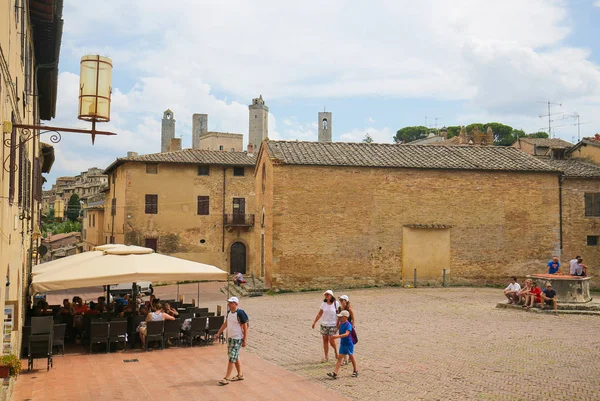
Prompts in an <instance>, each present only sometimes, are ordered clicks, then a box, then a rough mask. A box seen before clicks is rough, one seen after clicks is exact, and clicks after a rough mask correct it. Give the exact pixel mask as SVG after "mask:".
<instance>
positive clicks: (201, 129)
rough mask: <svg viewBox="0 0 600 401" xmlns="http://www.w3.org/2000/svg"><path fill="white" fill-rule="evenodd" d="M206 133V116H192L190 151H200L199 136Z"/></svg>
mask: <svg viewBox="0 0 600 401" xmlns="http://www.w3.org/2000/svg"><path fill="white" fill-rule="evenodd" d="M207 132H208V114H194V115H192V149H200V136H201V135H204V134H206V133H207Z"/></svg>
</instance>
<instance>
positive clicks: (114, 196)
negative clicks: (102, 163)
mask: <svg viewBox="0 0 600 401" xmlns="http://www.w3.org/2000/svg"><path fill="white" fill-rule="evenodd" d="M112 176H113V177H112V184H113V190H112V194H113V197H112V198H111V200H110V214H111V215H112V224H111V225H110V240H109V244H112V243H114V242H115V215H116V214H117V206H116V203H117V202H116V201H115V212H114V214H113V211H112V210H113V209H112V200H113V199H116V198H117V184H116V182H115V181H117V172H116V171H113V172H112ZM123 242H125V241H124V240H123Z"/></svg>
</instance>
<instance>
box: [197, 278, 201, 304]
mask: <svg viewBox="0 0 600 401" xmlns="http://www.w3.org/2000/svg"><path fill="white" fill-rule="evenodd" d="M196 299H197V301H196V304H197V305H198V306H200V282H199V281H198V297H197V298H196Z"/></svg>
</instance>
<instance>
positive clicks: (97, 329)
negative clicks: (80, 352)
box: [90, 321, 109, 354]
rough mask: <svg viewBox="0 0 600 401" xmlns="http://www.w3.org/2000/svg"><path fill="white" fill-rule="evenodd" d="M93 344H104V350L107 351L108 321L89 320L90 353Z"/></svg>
mask: <svg viewBox="0 0 600 401" xmlns="http://www.w3.org/2000/svg"><path fill="white" fill-rule="evenodd" d="M94 344H106V352H108V344H109V343H108V322H106V321H92V322H90V354H91V353H92V346H93V345H94Z"/></svg>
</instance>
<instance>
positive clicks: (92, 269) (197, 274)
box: [31, 245, 227, 293]
mask: <svg viewBox="0 0 600 401" xmlns="http://www.w3.org/2000/svg"><path fill="white" fill-rule="evenodd" d="M85 253H94V255H93V256H92V255H90V256H87V257H85V258H83V257H81V255H84V254H85ZM78 256H80V257H79V258H78V260H75V258H77V257H78ZM60 262H62V263H60ZM52 263H53V265H52V266H51V267H49V268H45V269H42V270H40V271H39V273H38V274H36V275H34V276H33V281H32V283H31V292H32V293H36V292H42V291H56V290H65V289H69V288H83V287H92V286H99V285H106V284H109V285H110V284H114V283H128V282H139V281H152V282H176V281H184V280H216V281H219V280H223V281H226V280H227V272H225V271H223V270H221V269H219V268H217V267H215V266H211V265H206V264H203V263H198V262H191V261H189V260H185V259H179V258H175V257H171V256H166V255H161V254H158V253H154V251H153V250H152V249H150V248H143V247H138V246H125V245H123V246H116V247H111V248H109V249H105V250H103V251H93V252H84V253H82V254H79V255H73V256H68V257H66V258H62V259H60V260H57V261H55V262H52Z"/></svg>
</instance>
